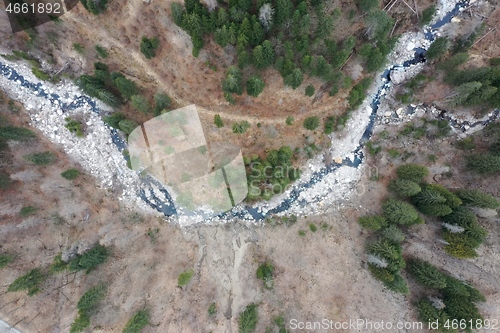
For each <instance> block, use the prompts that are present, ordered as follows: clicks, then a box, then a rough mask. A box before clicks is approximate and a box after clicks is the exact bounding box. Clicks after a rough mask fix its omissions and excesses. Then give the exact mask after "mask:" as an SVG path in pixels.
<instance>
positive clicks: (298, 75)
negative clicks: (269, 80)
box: [284, 68, 304, 89]
mask: <svg viewBox="0 0 500 333" xmlns="http://www.w3.org/2000/svg"><path fill="white" fill-rule="evenodd" d="M303 80H304V76H303V74H302V71H301V70H300V68H295V69H294V70H293V71H292V73H290V74H288V75H287V76H286V78H285V80H284V81H285V85H287V86H290V87H292V89H296V88H298V87H299V86H300V85H301V84H302V81H303Z"/></svg>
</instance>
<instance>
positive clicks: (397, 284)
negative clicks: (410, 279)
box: [384, 274, 410, 295]
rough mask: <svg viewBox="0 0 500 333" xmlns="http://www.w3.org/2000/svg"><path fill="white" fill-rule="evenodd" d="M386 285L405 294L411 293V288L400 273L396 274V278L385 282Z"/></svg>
mask: <svg viewBox="0 0 500 333" xmlns="http://www.w3.org/2000/svg"><path fill="white" fill-rule="evenodd" d="M384 285H385V286H386V287H387V288H388V289H390V290H392V291H394V292H397V293H400V294H403V295H407V294H409V293H410V289H408V284H407V283H406V281H405V279H403V277H402V276H401V275H400V274H394V279H393V280H392V281H388V282H384Z"/></svg>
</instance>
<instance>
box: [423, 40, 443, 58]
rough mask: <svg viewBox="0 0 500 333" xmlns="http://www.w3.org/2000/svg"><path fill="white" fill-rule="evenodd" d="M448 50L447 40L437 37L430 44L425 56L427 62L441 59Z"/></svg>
mask: <svg viewBox="0 0 500 333" xmlns="http://www.w3.org/2000/svg"><path fill="white" fill-rule="evenodd" d="M447 49H448V39H447V38H446V37H438V38H436V39H435V40H434V42H432V44H431V46H429V49H427V52H425V56H426V58H427V59H429V60H434V59H437V58H439V57H441V56H442V55H443V54H444V53H445V52H446V50H447Z"/></svg>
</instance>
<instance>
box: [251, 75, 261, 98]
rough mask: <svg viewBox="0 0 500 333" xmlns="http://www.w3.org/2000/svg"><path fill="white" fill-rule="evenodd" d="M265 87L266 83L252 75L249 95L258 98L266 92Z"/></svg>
mask: <svg viewBox="0 0 500 333" xmlns="http://www.w3.org/2000/svg"><path fill="white" fill-rule="evenodd" d="M264 86H265V83H264V81H263V80H262V78H261V77H260V76H257V75H252V76H250V78H249V79H248V81H247V94H248V95H250V96H253V97H257V96H259V94H260V93H261V92H262V91H263V90H264Z"/></svg>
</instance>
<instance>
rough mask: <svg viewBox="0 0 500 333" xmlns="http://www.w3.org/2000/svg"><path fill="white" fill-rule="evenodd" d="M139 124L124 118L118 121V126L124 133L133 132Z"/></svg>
mask: <svg viewBox="0 0 500 333" xmlns="http://www.w3.org/2000/svg"><path fill="white" fill-rule="evenodd" d="M137 126H139V124H137V123H136V122H135V121H133V120H130V119H124V120H121V121H120V122H119V123H118V127H119V128H120V130H122V131H123V133H125V134H127V135H128V134H130V133H132V132H133V131H134V129H136V128H137Z"/></svg>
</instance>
